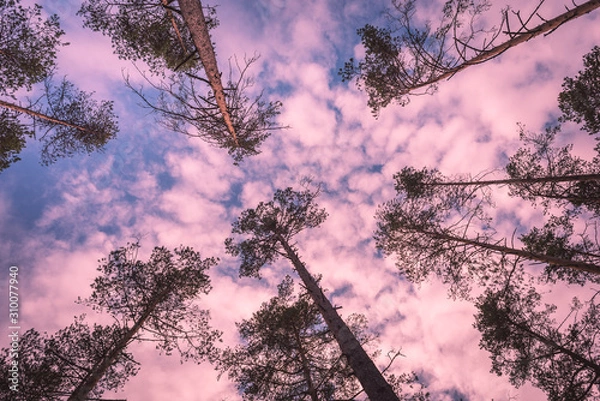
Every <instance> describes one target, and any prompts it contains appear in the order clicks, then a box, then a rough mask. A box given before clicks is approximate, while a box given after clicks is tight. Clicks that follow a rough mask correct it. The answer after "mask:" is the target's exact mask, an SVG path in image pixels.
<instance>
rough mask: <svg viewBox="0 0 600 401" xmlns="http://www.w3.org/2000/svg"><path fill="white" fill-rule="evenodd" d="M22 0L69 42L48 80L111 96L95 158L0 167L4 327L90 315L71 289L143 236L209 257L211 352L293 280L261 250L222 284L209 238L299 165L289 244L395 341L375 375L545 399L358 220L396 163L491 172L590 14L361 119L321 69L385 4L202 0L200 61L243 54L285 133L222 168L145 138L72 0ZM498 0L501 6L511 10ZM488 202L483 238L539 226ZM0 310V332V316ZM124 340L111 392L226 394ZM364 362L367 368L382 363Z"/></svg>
mask: <svg viewBox="0 0 600 401" xmlns="http://www.w3.org/2000/svg"><path fill="white" fill-rule="evenodd" d="M31 3H32V2H29V1H24V4H31ZM38 3H39V4H41V5H42V6H43V7H44V10H46V11H47V12H49V13H57V14H58V15H59V16H60V20H61V24H62V27H63V29H64V30H65V31H66V35H65V40H66V41H68V42H70V45H69V46H66V47H63V48H61V50H60V52H59V54H58V69H57V75H59V76H60V75H65V76H67V78H68V79H70V80H71V81H73V82H74V83H75V84H77V85H78V86H79V88H80V89H82V90H86V91H94V92H95V93H96V98H97V99H106V100H113V101H114V102H115V111H116V113H117V114H118V116H119V125H120V132H119V134H118V137H117V138H116V139H115V140H113V141H111V142H110V143H109V144H108V145H107V146H106V149H105V150H104V151H103V152H102V153H95V154H92V155H89V156H88V155H79V156H75V157H73V158H69V159H63V160H59V161H58V162H57V163H55V164H53V165H51V166H48V167H43V166H41V165H40V164H39V160H40V158H39V145H37V144H36V143H35V142H31V143H29V144H28V146H27V148H26V150H25V151H24V152H23V153H22V155H21V157H22V160H21V161H19V162H17V163H15V164H14V165H13V166H12V167H10V168H9V169H7V170H5V171H4V172H2V173H1V174H0V221H1V222H2V224H0V261H1V262H0V263H1V264H2V268H1V270H0V271H1V272H3V273H2V276H0V283H1V285H2V287H1V288H2V290H0V292H2V293H4V291H6V289H7V285H8V284H7V279H8V267H9V266H10V265H17V266H18V267H19V276H20V308H21V310H20V312H21V327H22V332H24V331H25V330H27V329H28V328H31V327H34V328H36V329H37V330H38V331H48V332H49V333H53V332H54V331H56V330H59V329H61V328H63V327H65V326H67V325H69V324H70V323H71V322H72V321H73V317H74V316H75V315H79V314H81V313H87V314H88V317H89V318H90V319H98V320H99V321H100V320H102V319H104V318H105V316H104V317H103V316H97V315H95V313H94V312H92V311H90V310H88V309H87V308H86V307H84V306H81V305H77V304H75V303H74V301H75V300H76V299H77V297H86V296H87V295H89V294H90V291H91V290H90V287H89V285H90V283H91V282H92V280H93V279H94V277H95V276H96V267H97V265H98V260H99V259H101V258H103V257H106V256H107V255H108V253H109V252H110V251H111V250H114V249H117V248H118V247H120V246H124V245H126V244H127V243H128V242H134V241H136V240H137V239H140V244H141V246H142V248H141V250H140V259H142V260H143V259H144V258H147V256H148V255H149V254H150V252H151V250H152V248H153V247H154V246H158V245H164V246H167V247H169V248H171V249H172V248H175V247H177V246H179V245H189V246H192V247H193V248H194V249H196V250H197V251H199V252H200V253H201V254H202V256H203V257H210V256H214V257H218V258H220V263H219V265H218V266H217V267H215V268H213V269H212V270H211V272H210V277H211V281H212V286H213V289H212V291H211V292H210V294H208V295H207V296H205V297H203V298H202V299H201V305H203V306H205V307H206V308H208V309H210V310H211V316H212V324H213V326H214V327H215V328H218V329H219V330H222V331H223V333H224V334H223V344H224V345H235V344H236V343H237V341H238V338H237V332H236V327H235V322H237V321H240V320H242V319H247V318H249V317H250V316H251V315H252V312H254V311H256V310H258V308H259V307H260V304H261V303H262V302H265V301H266V300H268V299H269V298H270V297H273V296H275V295H276V294H277V284H279V283H280V282H281V280H282V279H283V277H284V275H285V274H293V272H292V270H291V268H290V266H289V265H288V264H287V263H285V262H284V261H280V262H278V263H276V264H274V265H273V266H269V267H266V268H264V269H263V271H262V279H261V280H256V279H252V278H239V277H238V271H237V269H238V261H237V260H236V259H235V258H232V257H231V256H229V255H227V254H225V249H224V245H223V241H224V240H225V238H227V237H228V236H230V232H231V223H232V222H233V221H234V220H235V218H236V217H238V216H239V214H240V213H241V211H242V210H244V209H246V208H250V207H254V206H256V204H257V203H258V202H260V201H268V200H269V199H271V197H272V195H273V192H274V191H275V190H276V189H278V188H282V189H283V188H285V187H288V186H292V187H295V188H300V187H299V185H300V182H301V181H302V179H303V178H304V177H311V178H312V179H313V181H314V182H318V183H321V185H322V188H323V192H322V194H321V196H320V197H319V199H318V203H319V205H320V206H322V207H324V208H326V209H327V211H328V213H329V217H328V219H327V220H326V221H325V222H324V223H323V224H322V226H321V227H320V228H316V229H312V230H310V231H305V232H303V233H301V234H300V235H299V236H298V237H297V244H298V248H299V250H300V254H301V257H302V259H303V261H304V262H305V263H306V265H307V267H308V269H309V270H310V271H311V272H312V273H313V274H321V275H322V276H323V278H322V281H321V283H322V286H323V287H324V288H326V289H327V290H328V292H329V294H331V299H332V302H333V303H334V304H335V305H339V306H341V307H342V308H341V309H340V312H341V314H342V316H348V315H350V314H351V313H362V314H364V315H365V316H366V317H367V319H368V321H369V326H370V328H371V329H373V330H376V331H378V332H379V333H380V338H381V343H380V348H381V349H382V350H383V351H384V352H383V354H384V355H385V353H386V352H387V351H388V350H391V349H399V348H401V349H402V353H403V355H404V356H405V357H403V358H401V359H399V360H397V361H396V363H395V364H394V366H393V369H394V371H395V372H397V373H401V372H407V371H411V370H414V371H415V372H417V373H418V374H419V375H420V376H421V377H423V378H424V379H425V380H426V382H427V384H428V387H429V391H430V392H431V393H432V396H433V397H432V399H433V400H436V401H437V400H440V401H449V400H458V399H460V398H461V397H462V398H463V399H464V400H469V401H490V400H492V399H493V400H497V401H498V400H505V401H508V400H530V401H541V400H544V399H545V397H544V395H543V394H542V393H541V392H540V391H539V390H536V389H534V388H532V387H531V386H529V385H525V386H523V387H521V388H518V389H517V388H514V387H513V386H511V385H510V383H509V382H508V379H507V378H506V377H498V376H496V375H494V374H492V373H490V368H491V363H490V360H489V356H488V354H487V353H486V352H485V351H482V350H480V349H479V347H478V342H479V338H480V337H479V334H478V332H477V331H476V330H475V329H474V328H473V327H472V324H473V320H474V319H473V314H474V313H475V309H474V307H473V306H472V305H471V304H469V303H467V302H462V301H455V300H451V299H449V298H448V296H447V292H446V288H445V287H444V286H443V285H442V284H440V283H439V282H437V281H435V280H432V281H431V282H427V283H424V284H422V285H420V286H414V285H412V284H410V283H409V282H407V281H406V280H404V279H403V278H402V277H401V276H400V275H399V273H398V271H397V269H396V268H395V266H394V261H393V258H384V257H382V255H381V254H379V253H378V252H377V251H376V249H375V244H374V241H373V239H372V235H373V232H374V230H375V219H374V214H375V212H376V210H377V206H378V205H380V204H382V203H383V202H385V201H386V200H389V199H392V198H393V197H394V194H395V192H394V187H393V180H392V176H393V174H394V173H395V172H397V171H399V170H400V169H401V168H402V167H405V166H413V167H415V168H419V169H420V168H422V167H428V168H438V169H439V170H440V171H441V172H442V173H444V174H446V175H452V174H478V173H480V172H484V171H486V172H495V173H494V174H495V175H496V176H500V175H501V173H500V172H499V170H500V169H501V168H502V167H503V166H504V165H505V164H506V162H507V157H508V156H509V155H511V154H512V153H514V151H515V150H516V149H517V148H518V147H519V135H518V125H517V124H518V123H522V124H524V125H525V126H526V127H527V128H528V129H530V130H532V131H540V130H542V129H543V127H544V126H545V124H546V123H548V122H549V121H552V120H555V119H556V118H557V117H558V116H559V110H558V107H557V95H558V93H559V92H560V87H561V83H562V80H563V78H564V77H565V76H573V75H575V74H576V73H577V71H578V70H580V69H582V61H581V60H582V56H583V55H584V54H586V53H587V52H589V51H590V49H591V48H592V47H593V46H594V45H596V44H598V43H600V28H599V27H600V23H599V19H600V14H599V11H596V12H594V13H591V14H589V15H587V16H584V17H581V18H579V19H577V20H575V21H573V22H570V23H568V24H565V25H564V26H562V27H560V28H559V29H558V30H556V31H555V32H554V33H552V34H551V35H549V36H545V37H540V38H536V39H534V40H531V41H530V42H527V43H525V44H522V45H520V46H518V47H516V48H514V49H511V50H509V51H508V52H506V53H505V54H503V55H502V56H500V57H498V58H496V59H494V60H493V61H490V62H487V63H485V64H482V65H479V66H475V67H470V68H468V69H467V70H465V71H464V72H462V73H459V74H457V75H456V76H454V77H453V78H452V79H450V80H449V81H445V82H443V83H441V84H440V85H439V90H438V91H437V92H436V93H435V94H434V95H432V96H420V97H413V98H412V100H411V102H410V103H409V104H408V105H407V106H405V107H401V106H399V105H391V106H388V107H387V108H386V109H384V110H383V111H382V112H381V114H380V116H379V117H378V118H377V119H375V118H374V117H373V116H372V114H371V113H370V110H369V108H368V107H367V97H366V95H365V93H363V92H361V91H359V90H358V89H357V88H356V86H355V85H354V83H343V82H341V80H340V78H339V77H338V75H337V71H338V69H339V68H340V67H342V66H343V63H344V62H345V61H346V60H347V59H348V58H350V57H360V56H361V54H362V52H363V49H362V48H361V46H360V40H359V37H358V36H357V35H356V29H357V28H360V27H362V26H364V24H366V23H371V24H377V23H380V22H381V21H382V20H383V14H384V10H385V9H386V7H389V6H390V3H389V0H373V1H364V0H349V1H341V0H306V1H302V2H300V1H291V0H290V1H285V0H257V1H253V2H242V1H233V0H220V1H219V3H218V8H217V15H218V18H219V20H220V25H219V26H218V27H217V28H216V29H215V30H213V31H212V32H211V35H212V39H213V42H214V43H215V44H216V52H217V59H218V62H219V65H220V66H221V68H222V69H226V67H227V65H228V60H229V59H230V57H233V56H234V55H235V56H237V57H238V58H243V57H244V56H246V57H250V56H252V55H254V54H260V58H259V60H258V61H257V62H256V63H255V64H254V65H253V67H252V69H251V73H252V74H253V75H254V79H255V86H254V90H256V91H257V92H258V91H261V90H264V93H265V96H267V98H268V99H269V100H281V101H282V103H283V109H282V113H281V115H280V116H279V117H278V122H279V123H280V124H282V125H286V126H289V127H290V128H288V129H285V130H280V131H276V132H274V133H273V134H272V136H271V137H270V138H268V139H267V140H266V141H265V143H264V144H263V145H262V147H261V149H262V153H261V154H260V155H258V156H253V157H250V158H247V159H246V160H245V161H244V162H242V163H241V164H240V165H239V166H234V165H233V164H232V159H231V158H230V157H229V156H228V155H227V153H226V151H224V150H222V149H218V148H214V147H211V146H210V145H208V144H206V143H205V142H202V141H201V140H200V139H198V138H189V137H186V136H183V135H181V134H177V133H173V132H169V131H167V130H165V129H164V128H163V127H161V126H160V125H159V124H158V123H157V122H156V120H155V117H154V116H153V115H151V114H150V113H149V111H148V110H147V109H144V108H142V107H141V106H140V102H139V99H137V98H136V96H135V95H134V94H133V93H132V92H131V91H130V90H129V89H127V88H126V87H125V85H124V80H123V77H124V75H127V74H129V76H130V77H131V79H132V80H133V82H136V83H142V82H143V80H142V79H141V77H140V76H139V75H138V73H137V71H136V69H135V68H134V67H133V66H132V64H131V63H130V62H128V61H124V60H119V59H118V58H117V57H116V56H115V55H114V54H113V53H112V49H111V46H110V40H109V39H108V38H106V37H103V36H102V35H101V34H100V33H95V32H91V31H88V30H85V29H83V28H82V20H81V19H80V17H78V16H77V15H76V11H77V9H78V8H79V3H80V2H78V1H67V0H40V1H38ZM442 3H443V2H441V1H427V2H423V4H426V6H427V8H426V10H427V12H428V13H431V14H426V15H429V17H430V18H432V19H435V17H436V15H437V14H436V13H435V10H440V9H441V8H440V7H441V4H442ZM494 3H495V5H499V3H502V5H504V4H505V3H506V4H509V3H511V2H510V1H509V0H503V1H502V2H494ZM512 3H513V6H514V9H519V7H518V5H519V3H521V2H519V1H512ZM528 3H531V4H529V5H528V6H527V7H532V6H533V3H537V2H528ZM208 4H210V5H215V4H212V3H208ZM564 6H565V3H564V2H563V1H556V0H548V1H547V4H545V5H544V6H543V7H542V9H541V10H540V13H541V14H542V15H543V16H544V17H546V18H549V17H552V16H554V15H556V14H558V13H560V12H562V10H564ZM521 7H523V6H521ZM432 10H433V11H432ZM496 17H498V13H497V10H496V9H495V8H494V9H493V10H492V11H490V14H489V15H488V16H486V18H489V19H490V21H492V22H491V23H492V24H493V23H497V22H493V21H497V19H496ZM560 141H562V143H573V144H574V151H575V152H576V153H577V154H579V155H581V156H582V157H584V158H587V159H588V160H589V159H591V155H592V148H593V144H594V141H593V139H591V138H590V137H589V136H587V135H586V134H584V133H580V132H577V131H573V133H572V135H565V136H563V137H561V138H560ZM495 213H496V214H495V215H494V218H495V219H496V220H495V223H496V224H497V226H498V227H499V230H504V231H505V232H507V233H511V232H512V231H513V230H514V229H515V227H517V228H518V227H528V226H530V225H532V224H536V223H538V224H539V223H540V222H541V221H543V220H542V219H543V216H542V213H541V211H540V210H537V209H533V208H531V207H529V205H524V204H522V203H520V202H519V200H517V199H513V198H509V197H508V196H506V195H500V196H499V197H498V200H497V209H496V212H495ZM570 291H571V289H569V288H567V287H565V288H555V289H554V290H553V292H552V294H551V298H549V299H550V300H555V301H556V302H563V301H565V300H568V299H570V297H571V295H570ZM6 299H7V297H6V296H2V299H1V300H0V307H1V308H2V309H5V308H8V306H7V305H6ZM0 322H1V323H0V327H3V328H5V327H7V325H8V323H7V320H6V314H5V313H2V314H0ZM3 330H4V329H3ZM0 338H1V340H0V347H5V346H7V344H8V340H7V337H6V336H1V337H0ZM131 352H132V353H133V354H134V355H135V356H136V358H137V359H138V360H139V361H140V362H141V363H142V366H141V370H140V372H139V373H138V375H137V376H136V377H134V378H132V379H131V380H130V381H129V382H128V383H127V384H126V386H125V388H124V390H123V391H122V392H120V393H119V395H118V397H120V398H127V400H128V401H141V400H164V399H169V398H170V399H179V400H185V401H203V400H223V399H227V400H236V399H239V398H238V396H237V395H236V393H235V387H234V385H233V384H232V383H231V382H229V381H228V379H227V377H226V376H223V377H221V378H220V380H218V381H217V374H216V373H215V372H214V370H213V368H212V367H211V366H210V365H208V364H201V365H195V364H190V363H187V364H180V363H179V360H178V358H176V357H174V356H170V357H169V356H164V355H159V354H158V352H156V350H155V349H154V347H153V346H152V345H148V344H134V345H132V346H131ZM376 362H377V364H378V365H379V366H385V364H386V360H385V358H384V357H382V358H381V359H380V360H378V361H376ZM106 396H107V397H108V395H106Z"/></svg>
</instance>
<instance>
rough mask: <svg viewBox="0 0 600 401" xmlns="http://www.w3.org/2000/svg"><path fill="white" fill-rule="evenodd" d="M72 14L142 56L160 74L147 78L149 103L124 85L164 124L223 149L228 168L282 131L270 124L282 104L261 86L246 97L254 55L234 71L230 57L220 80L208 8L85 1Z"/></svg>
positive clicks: (122, 50) (183, 2)
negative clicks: (229, 158) (155, 94)
mask: <svg viewBox="0 0 600 401" xmlns="http://www.w3.org/2000/svg"><path fill="white" fill-rule="evenodd" d="M205 9H206V10H207V12H205ZM79 14H80V15H82V16H83V17H84V20H85V26H87V27H89V28H91V29H93V30H95V31H100V32H102V33H103V34H105V35H108V36H110V37H111V39H112V41H113V47H114V49H115V52H116V53H117V54H118V55H119V56H120V57H122V58H125V59H128V60H132V61H138V60H141V61H144V62H145V63H146V64H147V65H148V66H149V68H150V71H151V72H153V73H154V74H158V75H160V76H162V80H161V81H159V82H158V83H156V82H154V81H153V80H151V79H147V82H148V83H149V84H150V86H152V88H153V89H156V90H158V93H159V94H158V97H157V99H156V100H153V99H151V98H150V97H149V96H147V95H146V94H145V93H143V91H142V90H141V89H138V88H134V87H133V86H132V85H131V84H129V83H128V86H129V87H130V88H132V89H133V90H134V92H136V93H137V94H138V95H139V96H140V97H141V98H142V101H143V102H144V104H145V105H147V106H149V107H150V108H151V109H152V110H154V111H156V112H157V113H158V115H159V116H160V119H161V120H162V122H163V123H164V126H166V127H167V128H169V129H171V130H173V131H175V132H179V133H183V134H185V135H189V136H192V137H198V138H201V139H202V140H204V141H206V142H208V143H210V144H212V145H214V146H217V147H219V148H223V149H227V151H228V153H229V154H230V155H231V156H232V158H233V160H234V164H235V165H237V164H239V163H240V162H241V161H242V160H243V159H244V158H245V157H246V156H251V155H256V154H258V153H260V151H259V147H260V145H261V144H262V142H263V141H264V140H265V139H266V138H268V137H269V136H270V134H271V132H272V131H274V130H278V129H282V128H284V127H283V126H281V125H280V124H278V123H277V122H276V121H275V118H276V117H277V115H279V113H280V109H281V102H279V101H273V102H268V101H266V100H265V99H264V97H263V92H262V91H261V92H260V93H259V94H258V95H253V96H250V95H249V94H248V93H249V89H250V87H251V86H252V84H253V83H252V80H251V79H250V78H249V77H248V76H247V75H248V74H247V72H248V67H249V66H250V65H251V64H252V63H253V62H254V61H256V59H257V58H258V57H252V58H250V59H248V60H244V61H245V65H244V66H242V67H240V66H239V65H238V63H237V59H235V68H233V67H232V66H231V62H230V73H229V79H228V80H227V82H226V84H225V85H224V84H223V80H222V75H223V73H222V71H221V70H220V69H219V66H218V63H217V58H216V52H215V49H214V44H213V42H212V40H211V38H210V33H209V30H210V29H211V28H214V27H215V26H217V21H216V14H215V10H214V8H210V7H209V8H205V7H203V6H202V3H201V2H199V1H197V0H192V1H189V0H180V1H167V0H164V1H162V2H160V3H158V2H149V1H147V0H143V1H139V0H127V1H125V2H120V3H118V4H116V3H113V2H110V1H107V0H90V1H87V2H85V3H84V4H83V5H82V7H81V9H80V10H79ZM226 76H227V75H226ZM190 126H191V127H192V128H193V130H192V131H190Z"/></svg>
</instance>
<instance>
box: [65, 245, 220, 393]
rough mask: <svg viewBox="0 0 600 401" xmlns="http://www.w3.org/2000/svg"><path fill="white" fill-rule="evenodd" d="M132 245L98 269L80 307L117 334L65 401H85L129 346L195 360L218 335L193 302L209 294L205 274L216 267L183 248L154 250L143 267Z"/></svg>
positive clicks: (206, 314)
mask: <svg viewBox="0 0 600 401" xmlns="http://www.w3.org/2000/svg"><path fill="white" fill-rule="evenodd" d="M138 248H139V245H138V244H133V245H130V246H128V247H126V248H120V249H118V250H116V251H113V252H111V254H110V255H109V257H108V258H107V259H105V260H103V261H102V263H101V265H100V267H99V268H98V270H99V271H100V272H101V275H100V276H99V277H97V278H96V279H95V280H94V283H93V284H92V289H93V292H92V295H91V296H90V297H89V298H88V299H86V300H83V301H81V302H83V303H85V304H87V305H90V306H92V308H94V309H96V310H103V311H106V312H108V313H110V314H111V316H113V317H114V318H115V320H116V321H117V322H118V326H119V330H120V334H119V336H118V337H117V338H116V339H114V342H113V344H112V346H111V347H109V348H108V349H107V350H106V351H105V352H104V353H103V354H102V358H101V359H100V360H99V361H98V362H97V363H95V364H94V365H93V366H92V367H91V368H89V369H88V370H87V371H86V374H85V375H84V376H83V378H81V380H80V381H79V382H78V383H77V385H76V386H75V388H74V390H73V392H72V393H71V395H70V396H69V398H68V401H85V400H86V399H87V398H88V397H89V396H90V394H91V393H92V392H93V391H94V389H95V388H96V387H97V386H98V384H99V383H100V382H101V380H103V378H105V377H106V375H107V373H108V372H109V370H110V369H111V367H112V366H114V364H115V362H116V361H117V360H118V358H119V357H120V355H122V354H123V352H124V351H125V350H126V348H127V347H128V345H129V344H131V343H132V342H134V341H153V342H155V343H156V346H157V349H159V350H162V351H163V352H165V353H166V354H170V353H172V352H173V351H178V353H179V354H180V355H181V358H182V359H190V358H191V359H193V360H196V361H200V360H202V359H204V358H205V357H207V356H208V355H209V354H210V353H211V352H213V342H214V341H215V340H216V339H217V338H218V337H219V336H220V333H219V332H217V331H215V330H212V329H210V327H209V326H208V320H209V313H208V311H207V310H201V309H199V308H198V306H197V305H195V304H194V303H193V302H194V300H195V299H196V298H197V297H198V296H199V295H200V294H206V293H208V291H209V290H210V282H209V278H208V276H207V275H206V271H207V270H208V269H209V268H210V267H212V266H214V265H215V264H216V260H215V259H212V258H208V259H202V258H201V257H200V254H199V253H198V252H195V251H194V250H193V249H191V248H189V247H180V248H177V249H175V251H174V252H171V251H169V250H167V249H166V248H163V247H156V248H154V251H153V252H152V255H151V257H150V260H149V261H148V262H147V263H143V262H141V261H138V260H136V254H137V249H138Z"/></svg>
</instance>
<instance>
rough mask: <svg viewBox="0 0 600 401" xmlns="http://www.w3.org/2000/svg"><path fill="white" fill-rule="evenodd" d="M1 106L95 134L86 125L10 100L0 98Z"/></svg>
mask: <svg viewBox="0 0 600 401" xmlns="http://www.w3.org/2000/svg"><path fill="white" fill-rule="evenodd" d="M0 107H4V108H5V109H9V110H14V111H17V112H19V113H23V114H27V115H29V116H31V117H33V118H39V119H40V120H45V121H48V122H51V123H54V124H58V125H62V126H65V127H70V128H75V129H76V130H79V131H83V132H87V133H91V134H94V131H92V130H90V129H88V128H86V127H82V126H80V125H77V124H71V123H70V122H67V121H64V120H59V119H57V118H53V117H50V116H48V115H46V114H42V113H38V112H37V111H33V110H30V109H28V108H25V107H21V106H17V105H16V104H13V103H8V102H5V101H3V100H0Z"/></svg>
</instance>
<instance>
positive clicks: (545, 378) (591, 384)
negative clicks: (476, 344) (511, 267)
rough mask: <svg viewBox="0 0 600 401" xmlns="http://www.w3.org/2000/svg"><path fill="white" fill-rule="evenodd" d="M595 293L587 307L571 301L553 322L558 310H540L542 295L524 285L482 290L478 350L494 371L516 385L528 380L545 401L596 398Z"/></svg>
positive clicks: (599, 389) (599, 356)
mask: <svg viewBox="0 0 600 401" xmlns="http://www.w3.org/2000/svg"><path fill="white" fill-rule="evenodd" d="M513 281H515V280H513ZM597 294H598V293H596V295H594V296H593V297H592V298H591V299H590V300H589V301H588V302H585V303H582V302H581V301H579V300H578V299H577V298H575V299H574V300H573V303H572V305H571V311H570V313H569V314H568V315H567V317H565V318H564V319H563V320H562V321H560V322H559V323H557V321H556V319H555V318H554V317H553V315H556V306H554V305H547V304H546V305H544V306H542V305H541V297H540V294H539V293H537V292H536V290H535V287H534V286H532V285H530V284H527V283H526V282H525V281H524V280H519V284H514V282H509V283H508V284H506V285H505V286H504V287H503V288H501V289H499V290H488V291H486V293H485V294H484V295H482V296H481V297H480V298H479V299H478V301H477V304H476V306H477V308H478V313H477V315H476V323H475V327H476V328H477V329H478V330H479V331H481V334H482V338H481V341H480V346H481V347H482V348H483V349H485V350H487V351H489V352H490V353H491V358H492V371H493V372H495V373H497V374H498V375H502V374H506V375H508V376H509V378H510V381H511V383H512V384H513V385H515V386H521V385H522V384H523V383H524V382H525V381H530V382H531V383H532V384H533V385H534V386H536V387H539V388H540V389H541V390H543V391H544V392H545V393H546V394H547V396H548V400H549V401H562V400H573V401H576V400H596V399H598V398H599V397H600V363H599V361H600V348H599V347H598V342H597V341H596V337H597V335H598V333H599V332H600V308H599V305H598V303H597V301H596V300H595V298H596V296H597Z"/></svg>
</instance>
